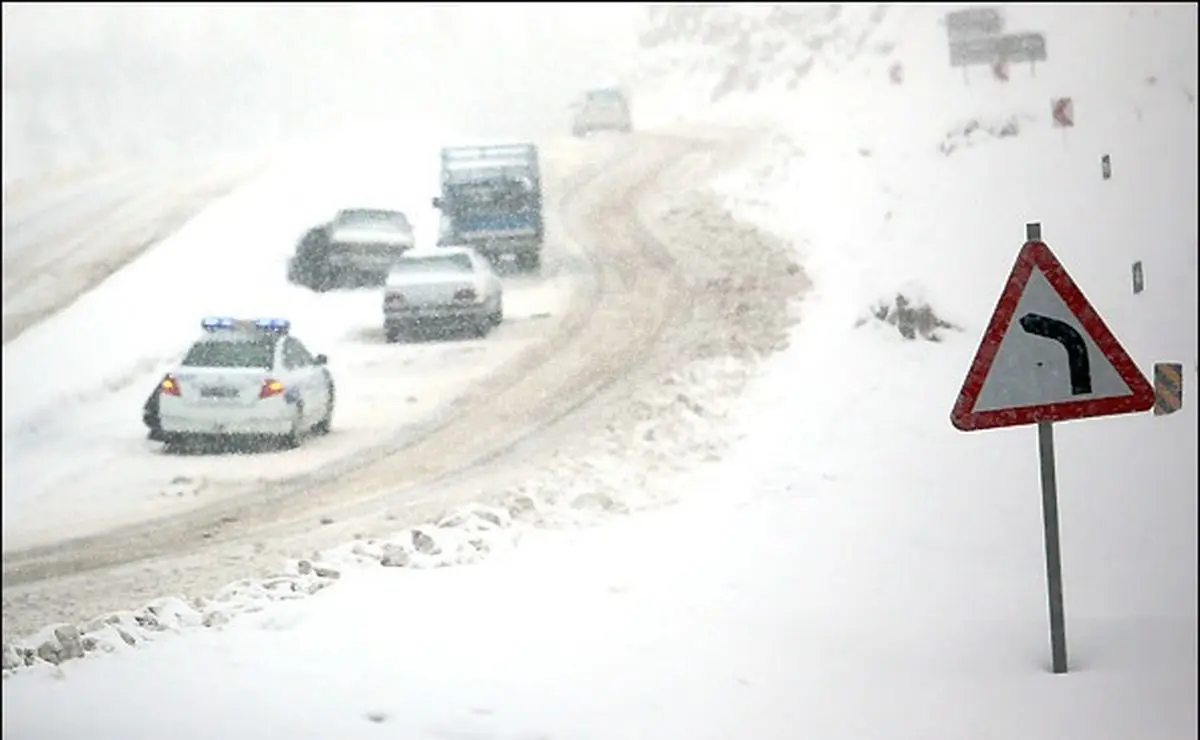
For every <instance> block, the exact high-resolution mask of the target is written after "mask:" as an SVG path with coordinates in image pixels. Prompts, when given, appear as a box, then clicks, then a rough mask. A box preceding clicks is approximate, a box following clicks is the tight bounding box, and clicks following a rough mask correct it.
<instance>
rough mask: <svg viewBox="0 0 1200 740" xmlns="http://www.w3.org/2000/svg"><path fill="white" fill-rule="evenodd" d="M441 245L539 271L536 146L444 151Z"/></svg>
mask: <svg viewBox="0 0 1200 740" xmlns="http://www.w3.org/2000/svg"><path fill="white" fill-rule="evenodd" d="M433 207H434V208H436V209H438V210H439V211H441V229H440V233H439V235H438V244H439V245H442V246H468V247H472V248H473V249H475V251H476V252H478V253H479V254H481V255H483V256H484V257H486V258H488V259H489V260H490V261H492V262H498V261H499V260H501V259H502V258H504V257H505V256H512V257H513V258H515V260H516V263H517V267H518V269H520V270H522V271H524V272H536V271H537V270H538V269H539V268H540V267H541V262H542V242H543V223H542V175H541V169H540V166H539V164H538V150H537V147H536V146H534V145H533V144H499V145H489V146H456V147H444V148H443V149H442V151H441V194H440V195H438V196H437V197H435V198H434V199H433Z"/></svg>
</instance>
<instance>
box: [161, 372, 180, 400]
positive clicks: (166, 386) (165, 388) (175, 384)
mask: <svg viewBox="0 0 1200 740" xmlns="http://www.w3.org/2000/svg"><path fill="white" fill-rule="evenodd" d="M158 389H159V390H160V391H162V392H163V393H165V394H167V395H168V396H178V395H179V381H178V380H176V379H175V378H173V377H172V376H170V375H168V376H167V377H165V378H163V379H162V382H161V383H159V384H158Z"/></svg>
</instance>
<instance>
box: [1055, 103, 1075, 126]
mask: <svg viewBox="0 0 1200 740" xmlns="http://www.w3.org/2000/svg"><path fill="white" fill-rule="evenodd" d="M1050 117H1051V118H1053V119H1054V128H1072V127H1074V126H1075V101H1073V100H1071V99H1070V98H1055V99H1054V100H1051V101H1050Z"/></svg>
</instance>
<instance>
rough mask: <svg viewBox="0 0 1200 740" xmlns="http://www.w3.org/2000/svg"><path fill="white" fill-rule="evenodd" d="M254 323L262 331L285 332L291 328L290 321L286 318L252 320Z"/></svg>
mask: <svg viewBox="0 0 1200 740" xmlns="http://www.w3.org/2000/svg"><path fill="white" fill-rule="evenodd" d="M254 325H255V326H256V327H258V328H259V329H262V330H263V331H277V332H280V333H286V332H287V330H288V329H290V328H292V322H290V321H288V320H287V319H259V320H257V321H255V322H254Z"/></svg>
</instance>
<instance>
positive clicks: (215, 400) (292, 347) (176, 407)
mask: <svg viewBox="0 0 1200 740" xmlns="http://www.w3.org/2000/svg"><path fill="white" fill-rule="evenodd" d="M201 327H202V328H203V330H204V334H203V335H202V336H201V337H200V339H199V340H197V341H196V343H195V344H193V345H192V347H191V349H189V350H188V352H187V354H186V355H185V356H184V358H183V360H182V362H180V364H179V367H177V368H176V369H175V370H173V371H172V372H170V373H168V374H167V375H166V376H165V377H164V378H163V379H162V381H161V382H160V383H159V386H158V388H157V390H156V391H155V393H154V395H152V396H151V399H153V398H154V397H155V396H157V404H156V405H157V409H155V411H156V412H157V413H156V414H154V416H156V417H157V418H155V419H153V422H154V423H153V424H151V422H150V421H147V426H150V427H151V432H152V438H154V439H160V440H162V441H164V442H167V443H169V444H170V443H181V442H185V441H188V440H192V439H205V438H214V437H227V436H251V437H270V438H276V439H279V440H281V441H282V442H283V443H284V444H285V445H286V446H288V447H295V446H297V445H299V444H300V442H301V441H302V440H303V438H304V437H305V435H307V434H310V433H316V434H324V433H326V432H328V431H329V427H330V423H331V422H332V420H333V408H334V386H333V376H332V375H331V374H330V372H329V369H328V367H326V362H327V358H326V357H325V355H313V354H311V353H310V352H309V351H308V349H307V348H305V346H304V345H303V344H302V343H301V342H300V340H299V339H296V338H295V337H294V336H292V335H291V333H290V329H291V323H290V322H288V321H287V320H285V319H248V320H239V319H234V318H229V317H209V318H205V319H204V320H203V321H202V322H201ZM147 407H148V408H147V412H146V413H147V414H148V413H149V404H147ZM143 418H144V419H145V418H146V416H145V415H144V416H143Z"/></svg>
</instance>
